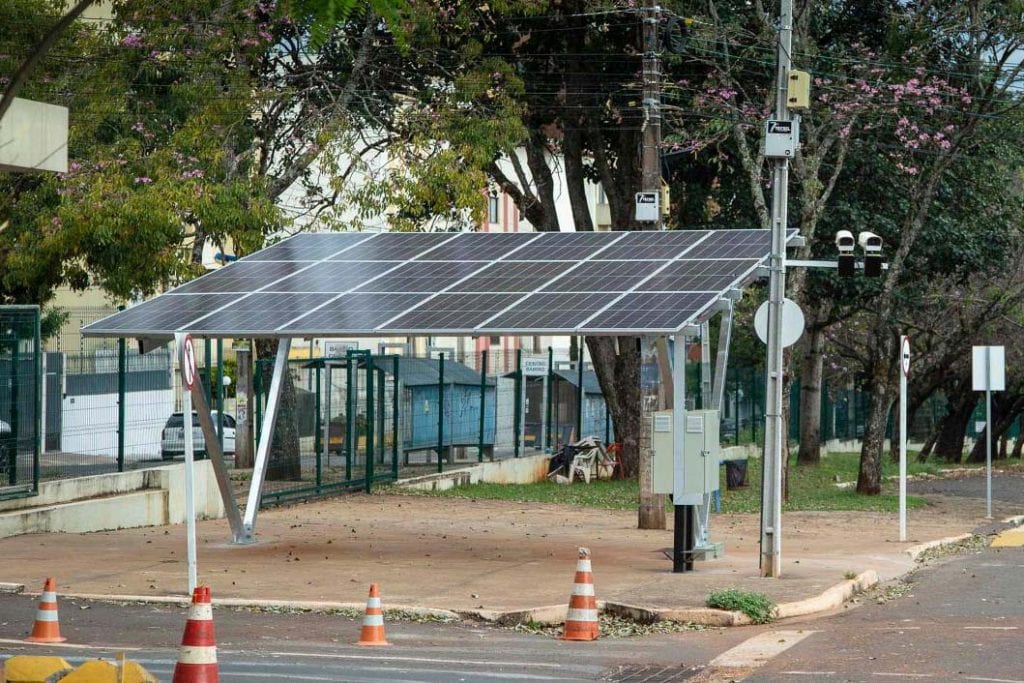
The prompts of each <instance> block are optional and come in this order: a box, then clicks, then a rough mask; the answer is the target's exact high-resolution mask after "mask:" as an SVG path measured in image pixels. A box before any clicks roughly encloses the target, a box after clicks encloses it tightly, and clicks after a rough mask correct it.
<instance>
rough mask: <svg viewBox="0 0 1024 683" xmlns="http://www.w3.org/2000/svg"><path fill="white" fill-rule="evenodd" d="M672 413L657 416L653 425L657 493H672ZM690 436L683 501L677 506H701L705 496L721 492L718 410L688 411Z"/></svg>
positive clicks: (687, 436)
mask: <svg viewBox="0 0 1024 683" xmlns="http://www.w3.org/2000/svg"><path fill="white" fill-rule="evenodd" d="M672 412H673V411H671V410H659V411H658V412H656V413H654V416H653V418H652V420H653V424H652V425H651V450H652V451H653V458H652V464H651V475H652V476H651V479H652V482H653V489H654V493H672V492H673V487H672V482H673V473H674V469H673V468H674V463H675V458H674V447H673V434H674V428H675V425H674V424H673V422H674V420H673V419H672ZM681 422H682V423H683V425H684V428H685V430H686V434H685V436H684V439H683V494H684V498H683V500H673V502H674V503H675V504H677V505H700V504H701V503H703V496H705V495H708V494H711V493H714V492H715V491H717V490H718V481H719V474H718V465H719V461H720V460H721V444H720V442H719V439H718V411H717V410H688V411H686V412H685V413H683V415H682V416H681Z"/></svg>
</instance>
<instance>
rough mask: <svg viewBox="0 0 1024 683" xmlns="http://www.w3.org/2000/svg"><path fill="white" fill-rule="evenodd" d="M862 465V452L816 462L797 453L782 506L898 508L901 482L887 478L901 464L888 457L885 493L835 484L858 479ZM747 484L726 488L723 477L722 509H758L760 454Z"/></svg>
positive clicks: (931, 468)
mask: <svg viewBox="0 0 1024 683" xmlns="http://www.w3.org/2000/svg"><path fill="white" fill-rule="evenodd" d="M859 467H860V454H859V453H833V454H830V455H828V456H826V457H824V458H822V459H821V463H820V464H819V465H815V466H810V465H797V463H796V456H795V454H794V456H793V457H792V458H791V459H790V462H789V500H788V501H786V503H785V505H784V506H783V510H785V511H787V512H796V511H799V510H816V511H840V510H863V511H865V512H897V511H898V510H899V490H898V483H897V482H895V481H886V480H885V479H884V478H885V477H887V476H889V475H890V474H898V472H899V467H898V465H896V464H894V463H892V462H890V461H889V460H888V458H886V461H885V462H884V463H883V465H882V477H883V481H882V493H881V494H880V495H877V496H862V495H860V494H858V493H857V492H856V491H855V490H854V487H852V486H851V487H848V488H839V487H837V486H836V483H838V482H850V481H856V480H857V471H858V469H859ZM724 469H725V468H723V475H724ZM939 469H940V468H939V467H938V466H936V465H934V464H929V463H925V464H923V465H921V464H918V463H907V473H908V474H925V473H927V474H937V473H938V471H939ZM747 484H748V485H749V486H748V487H747V488H744V489H737V490H735V491H727V490H726V488H725V480H724V479H723V480H722V511H723V512H757V511H759V510H760V509H761V493H760V484H761V459H760V458H751V459H750V460H748V461H747ZM926 504H927V503H926V502H925V500H924V499H923V498H920V497H917V496H907V507H908V508H919V507H924V506H925V505H926Z"/></svg>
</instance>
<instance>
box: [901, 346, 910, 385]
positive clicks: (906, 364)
mask: <svg viewBox="0 0 1024 683" xmlns="http://www.w3.org/2000/svg"><path fill="white" fill-rule="evenodd" d="M900 369H902V370H903V376H904V377H910V337H901V338H900Z"/></svg>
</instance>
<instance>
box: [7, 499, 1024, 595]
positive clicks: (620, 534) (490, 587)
mask: <svg viewBox="0 0 1024 683" xmlns="http://www.w3.org/2000/svg"><path fill="white" fill-rule="evenodd" d="M1020 511H1021V508H1020V506H1015V505H1002V504H1000V505H997V513H998V514H1004V515H1008V514H1016V513H1019V512H1020ZM981 514H983V511H977V512H975V511H973V510H968V509H964V508H963V506H954V505H949V504H947V503H945V502H940V503H939V504H937V505H934V506H929V507H927V508H922V509H919V510H914V511H912V512H911V515H910V523H909V528H910V537H911V540H912V543H916V542H919V541H927V540H931V539H935V538H940V537H944V536H949V535H954V534H958V533H962V532H964V531H967V530H970V529H972V528H974V527H975V526H977V523H978V522H979V521H980V515H981ZM784 521H785V527H784V532H783V533H784V536H783V549H784V564H783V566H784V578H783V579H782V580H766V579H761V578H759V577H758V567H757V556H758V545H757V543H758V516H757V515H753V514H742V515H716V516H714V517H713V521H712V537H713V539H714V540H716V541H722V542H724V543H725V548H726V557H725V558H723V559H719V560H715V561H711V562H705V563H699V564H698V571H696V572H694V573H691V574H672V573H670V571H669V569H670V563H669V561H668V560H667V559H666V557H665V555H664V554H663V552H662V551H663V550H664V549H666V548H668V547H669V546H670V545H671V538H672V534H671V531H638V530H637V529H636V528H635V526H636V516H635V513H634V512H630V511H613V510H595V509H582V508H575V507H569V506H562V505H553V504H538V503H516V502H508V501H479V500H472V499H469V500H465V499H462V500H457V499H435V498H427V497H415V496H402V495H393V494H389V495H373V496H367V495H362V494H356V495H350V496H345V497H342V498H337V499H333V500H328V501H321V502H317V503H309V504H304V505H297V506H293V507H288V508H280V509H272V510H269V511H264V512H263V513H262V514H261V516H260V518H259V520H258V525H257V534H258V536H259V539H260V542H259V543H258V544H257V545H254V546H232V545H230V544H229V543H227V539H228V537H229V534H228V526H227V523H226V521H223V520H211V521H206V522H202V523H200V524H199V543H200V547H199V575H200V580H201V581H202V582H205V583H208V584H210V585H211V586H212V588H213V594H214V597H215V598H217V597H239V598H254V599H283V600H324V601H332V602H354V603H358V602H360V601H365V599H366V590H367V586H368V584H369V583H371V582H377V583H380V584H381V589H382V592H383V596H384V603H385V606H387V605H388V604H392V605H393V604H407V605H420V606H427V607H438V608H447V609H481V608H482V609H519V608H526V607H534V606H539V605H557V604H564V603H565V602H566V601H567V599H568V594H569V590H570V588H571V585H572V578H573V571H574V569H575V559H576V548H577V547H578V546H588V547H590V548H591V550H592V552H593V560H594V576H595V580H596V585H597V596H598V599H603V600H614V601H619V602H626V603H631V604H638V605H644V606H657V607H688V606H690V607H692V606H701V605H703V603H704V600H705V598H706V596H707V595H708V593H709V592H710V591H712V590H715V589H719V588H723V587H726V586H738V587H742V588H746V589H748V590H758V591H763V592H765V593H767V594H768V595H769V596H771V597H772V598H773V599H774V600H775V601H776V602H786V601H791V600H797V599H802V598H806V597H810V596H812V595H815V594H817V593H819V592H821V591H822V590H824V589H826V588H828V587H829V586H831V585H833V584H835V583H837V582H839V581H841V580H842V579H843V578H844V575H845V574H847V573H848V572H860V571H863V570H866V569H874V570H876V571H877V572H878V573H879V575H880V576H882V578H883V579H884V578H890V577H894V576H898V575H900V574H902V573H904V572H905V571H906V570H907V569H909V568H910V567H911V565H912V563H911V561H910V559H909V557H908V556H907V555H906V554H905V553H904V552H903V551H904V550H905V548H906V547H908V546H909V545H911V544H912V543H906V544H900V543H897V542H895V541H894V540H893V539H894V538H895V536H896V533H897V522H896V518H895V515H892V514H886V513H871V512H830V513H811V512H801V513H788V514H786V515H785V517H784ZM184 558H185V530H184V526H175V527H169V528H153V529H131V530H123V531H116V532H103V533H93V534H67V535H52V534H40V535H29V536H20V537H15V538H8V539H4V540H0V581H15V582H21V583H25V584H26V585H27V586H28V587H29V588H30V589H31V590H37V589H38V587H39V585H41V583H42V579H43V577H45V576H48V575H52V576H55V577H57V579H58V585H59V588H60V589H61V590H62V591H65V592H76V593H103V594H135V595H152V596H166V595H181V594H183V593H185V572H186V569H185V562H184Z"/></svg>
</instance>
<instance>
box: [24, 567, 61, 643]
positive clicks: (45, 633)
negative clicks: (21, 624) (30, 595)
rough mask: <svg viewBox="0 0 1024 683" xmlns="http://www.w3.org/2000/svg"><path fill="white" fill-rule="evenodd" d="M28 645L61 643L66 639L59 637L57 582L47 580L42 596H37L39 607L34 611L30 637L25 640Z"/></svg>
mask: <svg viewBox="0 0 1024 683" xmlns="http://www.w3.org/2000/svg"><path fill="white" fill-rule="evenodd" d="M26 640H27V641H29V642H30V643H63V642H64V641H65V640H67V638H61V637H60V622H59V621H58V620H57V582H56V581H54V580H53V578H49V577H48V578H47V579H46V583H45V584H43V594H42V595H40V596H39V607H38V608H37V609H36V621H35V623H34V624H33V625H32V635H30V636H29V637H28V638H26Z"/></svg>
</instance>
